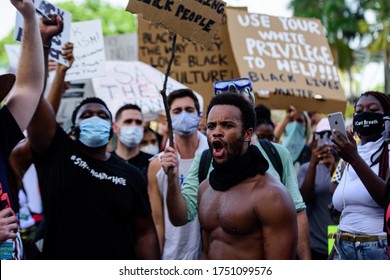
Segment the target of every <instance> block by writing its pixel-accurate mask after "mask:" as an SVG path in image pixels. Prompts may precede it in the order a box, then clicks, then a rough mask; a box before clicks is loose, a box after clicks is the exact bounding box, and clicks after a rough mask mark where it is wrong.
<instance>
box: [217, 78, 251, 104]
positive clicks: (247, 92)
mask: <svg viewBox="0 0 390 280" xmlns="http://www.w3.org/2000/svg"><path fill="white" fill-rule="evenodd" d="M223 93H237V94H242V95H244V96H246V97H247V98H248V99H249V100H250V101H251V102H252V104H255V95H254V93H253V88H252V84H251V81H250V80H249V79H248V78H239V79H232V80H221V81H216V82H214V94H215V95H219V94H223Z"/></svg>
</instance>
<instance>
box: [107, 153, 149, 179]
mask: <svg viewBox="0 0 390 280" xmlns="http://www.w3.org/2000/svg"><path fill="white" fill-rule="evenodd" d="M112 154H114V155H116V156H117V157H119V158H121V157H120V156H118V155H117V154H116V153H115V151H113V152H112ZM152 157H153V155H151V154H147V153H144V152H143V151H139V153H138V155H136V156H135V157H133V158H131V159H129V160H124V161H126V162H127V163H130V164H132V165H133V166H135V167H136V168H137V169H138V170H139V171H140V172H141V174H142V175H143V176H144V178H145V180H146V182H148V167H149V163H150V160H149V159H150V158H152Z"/></svg>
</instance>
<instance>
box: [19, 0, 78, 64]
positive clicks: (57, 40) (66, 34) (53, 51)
mask: <svg viewBox="0 0 390 280" xmlns="http://www.w3.org/2000/svg"><path fill="white" fill-rule="evenodd" d="M34 5H35V7H37V8H38V9H39V10H40V11H42V12H43V13H44V14H45V15H49V14H57V15H59V16H61V17H62V19H63V22H64V29H63V31H62V32H61V34H59V35H57V36H55V37H53V39H52V41H51V47H50V53H49V55H50V58H51V59H53V60H54V61H56V62H58V63H61V64H64V65H67V66H68V65H69V63H68V62H67V61H66V60H64V59H63V57H62V56H61V52H62V47H63V45H64V44H65V43H66V42H69V38H70V24H71V22H72V15H71V14H70V13H69V12H67V11H65V10H63V9H61V8H59V7H56V6H55V5H53V4H51V3H50V2H48V1H45V0H36V1H35V3H34ZM37 17H40V16H39V15H37ZM22 35H23V17H22V15H21V14H20V13H19V12H17V14H16V22H15V30H14V40H15V41H16V42H19V43H21V42H22Z"/></svg>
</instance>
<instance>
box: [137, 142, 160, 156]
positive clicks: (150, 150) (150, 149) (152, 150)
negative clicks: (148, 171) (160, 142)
mask: <svg viewBox="0 0 390 280" xmlns="http://www.w3.org/2000/svg"><path fill="white" fill-rule="evenodd" d="M141 151H143V152H144V153H147V154H150V155H156V154H158V152H159V149H158V146H156V145H153V144H149V145H147V146H144V147H142V148H141Z"/></svg>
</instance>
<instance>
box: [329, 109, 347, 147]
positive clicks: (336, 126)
mask: <svg viewBox="0 0 390 280" xmlns="http://www.w3.org/2000/svg"><path fill="white" fill-rule="evenodd" d="M328 120H329V125H330V128H331V130H332V135H333V137H336V136H335V135H334V134H333V130H337V131H339V132H340V133H341V134H343V135H344V136H345V138H346V139H347V140H348V136H347V132H346V129H345V122H344V117H343V113H341V112H336V113H332V114H329V115H328ZM348 141H349V140H348Z"/></svg>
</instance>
